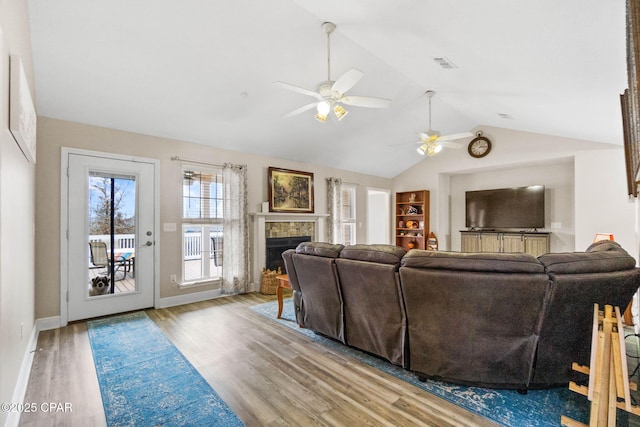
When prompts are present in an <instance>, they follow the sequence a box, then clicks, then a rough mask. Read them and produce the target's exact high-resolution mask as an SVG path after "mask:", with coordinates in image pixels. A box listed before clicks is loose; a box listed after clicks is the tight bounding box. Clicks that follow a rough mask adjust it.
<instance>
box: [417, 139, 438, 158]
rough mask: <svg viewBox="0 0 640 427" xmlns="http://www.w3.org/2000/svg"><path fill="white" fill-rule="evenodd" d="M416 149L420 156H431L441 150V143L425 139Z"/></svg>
mask: <svg viewBox="0 0 640 427" xmlns="http://www.w3.org/2000/svg"><path fill="white" fill-rule="evenodd" d="M417 151H418V154H420V155H421V156H424V155H425V154H427V155H428V156H433V155H434V154H438V153H439V152H440V151H442V145H441V144H439V143H437V142H433V141H427V142H425V143H424V144H422V145H421V146H420V147H418V149H417Z"/></svg>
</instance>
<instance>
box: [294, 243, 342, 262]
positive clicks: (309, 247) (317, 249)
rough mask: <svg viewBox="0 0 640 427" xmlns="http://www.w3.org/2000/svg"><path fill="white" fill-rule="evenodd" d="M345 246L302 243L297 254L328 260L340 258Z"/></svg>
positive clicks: (297, 249) (297, 248)
mask: <svg viewBox="0 0 640 427" xmlns="http://www.w3.org/2000/svg"><path fill="white" fill-rule="evenodd" d="M343 248H344V245H340V244H336V245H334V244H331V243H325V242H302V243H300V244H299V245H298V246H297V247H296V253H298V254H306V255H314V256H321V257H326V258H338V257H339V256H340V252H341V251H342V249H343Z"/></svg>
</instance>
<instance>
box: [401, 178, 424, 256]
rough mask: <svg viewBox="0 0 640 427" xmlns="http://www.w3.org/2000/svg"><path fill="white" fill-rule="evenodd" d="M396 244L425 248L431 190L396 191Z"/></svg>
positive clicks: (410, 247) (411, 247)
mask: <svg viewBox="0 0 640 427" xmlns="http://www.w3.org/2000/svg"><path fill="white" fill-rule="evenodd" d="M395 221H396V224H395V228H396V246H402V247H403V248H405V249H407V250H409V249H414V248H415V249H425V248H426V241H427V236H429V191H428V190H419V191H403V192H398V193H396V217H395Z"/></svg>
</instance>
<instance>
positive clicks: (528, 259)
mask: <svg viewBox="0 0 640 427" xmlns="http://www.w3.org/2000/svg"><path fill="white" fill-rule="evenodd" d="M402 267H412V268H429V269H441V270H450V271H477V272H484V273H544V266H543V265H542V264H540V262H539V261H538V260H537V259H536V258H535V257H534V256H532V255H529V254H510V253H489V252H483V253H474V252H445V251H425V250H421V249H412V250H410V251H409V253H408V254H407V255H405V257H404V258H402Z"/></svg>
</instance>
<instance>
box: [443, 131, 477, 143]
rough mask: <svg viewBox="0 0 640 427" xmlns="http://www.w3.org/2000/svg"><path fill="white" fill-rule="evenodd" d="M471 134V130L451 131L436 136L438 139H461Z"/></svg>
mask: <svg viewBox="0 0 640 427" xmlns="http://www.w3.org/2000/svg"><path fill="white" fill-rule="evenodd" d="M470 136H473V134H472V133H471V132H462V133H452V134H451V135H444V136H441V137H440V138H438V141H453V140H454V139H462V138H468V137H470Z"/></svg>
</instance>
